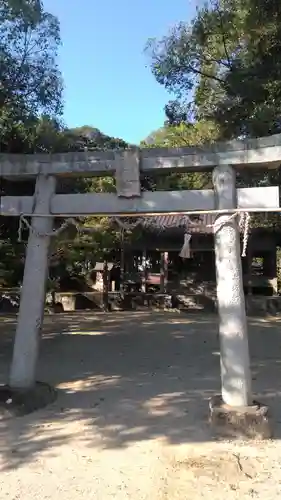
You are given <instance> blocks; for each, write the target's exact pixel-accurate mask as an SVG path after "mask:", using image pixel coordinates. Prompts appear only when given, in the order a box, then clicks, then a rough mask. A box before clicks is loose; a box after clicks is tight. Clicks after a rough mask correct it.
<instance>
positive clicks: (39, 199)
mask: <svg viewBox="0 0 281 500" xmlns="http://www.w3.org/2000/svg"><path fill="white" fill-rule="evenodd" d="M55 186H56V180H55V178H54V177H53V176H49V177H46V176H44V175H39V176H38V177H37V182H36V187H35V208H34V214H37V215H42V216H41V217H33V218H32V230H31V231H30V234H29V238H28V245H27V252H26V260H25V268H24V277H23V284H22V291H21V301H20V310H19V317H18V324H17V329H16V337H15V343H14V351H13V359H12V366H11V372H10V381H9V383H10V386H11V387H13V388H17V389H27V388H30V387H32V386H33V385H34V383H35V372H36V364H37V357H38V350H39V340H40V332H41V327H42V321H43V317H44V307H45V298H46V281H47V274H48V256H49V247H50V236H45V234H47V233H50V231H52V228H53V218H52V217H50V216H48V214H49V213H50V202H51V198H52V196H53V194H54V193H55ZM44 215H46V217H44Z"/></svg>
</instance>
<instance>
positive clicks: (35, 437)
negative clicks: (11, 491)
mask: <svg viewBox="0 0 281 500" xmlns="http://www.w3.org/2000/svg"><path fill="white" fill-rule="evenodd" d="M249 323H250V350H251V359H252V375H253V385H254V392H255V395H256V396H257V399H258V400H260V401H262V402H264V403H265V404H268V405H270V407H271V408H272V411H273V415H274V420H275V436H276V438H278V439H279V436H280V435H281V424H280V422H279V421H278V420H279V416H280V409H281V399H280V395H281V389H280V387H279V386H280V384H279V380H280V373H281V366H280V363H281V359H280V352H281V335H280V332H279V330H280V320H279V319H276V318H275V319H272V320H262V319H261V320H250V322H249ZM14 328H15V318H13V317H2V318H1V317H0V352H1V357H0V369H1V379H2V380H1V381H2V382H4V381H6V380H7V375H8V367H9V363H10V359H11V353H12V341H13V333H14ZM38 378H39V379H40V380H43V381H48V382H49V383H51V384H53V385H55V386H56V387H58V390H59V396H58V400H57V401H56V403H55V404H53V405H51V406H49V407H48V408H46V409H44V410H41V411H39V412H35V413H33V414H31V415H28V416H25V417H22V418H19V419H14V420H7V421H5V420H2V422H1V421H0V443H1V445H0V452H1V454H2V456H3V462H4V464H5V465H4V468H5V467H6V468H9V467H16V466H20V465H22V464H24V463H26V462H29V461H31V460H34V459H36V456H37V455H38V454H39V453H41V452H43V451H44V452H46V451H48V452H50V451H52V449H53V450H54V453H55V449H56V450H57V448H58V447H59V446H63V445H64V444H66V443H69V442H70V441H71V440H72V439H73V437H74V436H75V438H76V439H79V440H81V441H83V442H84V443H85V442H86V443H87V445H88V446H89V447H95V448H100V449H116V450H118V449H122V448H125V447H127V446H129V445H130V444H132V443H137V442H143V441H145V440H150V439H155V438H160V439H164V440H166V441H167V442H168V443H170V444H179V443H180V444H181V443H187V442H189V443H200V442H206V441H211V440H212V436H211V434H210V432H209V427H208V423H207V417H208V400H209V398H210V396H211V395H213V394H214V393H215V392H218V391H219V390H220V374H219V341H218V335H217V324H216V317H215V316H206V317H205V316H200V317H198V316H194V315H192V316H187V315H186V316H185V315H179V314H172V313H138V312H135V313H116V314H115V313H114V314H99V313H98V314H92V313H87V314H73V315H69V316H67V315H62V316H52V317H47V318H46V320H45V325H44V332H43V341H42V343H41V357H40V363H39V368H38ZM81 429H82V430H81ZM56 453H57V451H56Z"/></svg>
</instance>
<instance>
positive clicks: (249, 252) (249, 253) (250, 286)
mask: <svg viewBox="0 0 281 500" xmlns="http://www.w3.org/2000/svg"><path fill="white" fill-rule="evenodd" d="M246 258H247V276H248V286H247V292H248V295H253V277H252V267H253V266H252V263H253V248H252V241H251V238H249V241H248V247H247V255H246Z"/></svg>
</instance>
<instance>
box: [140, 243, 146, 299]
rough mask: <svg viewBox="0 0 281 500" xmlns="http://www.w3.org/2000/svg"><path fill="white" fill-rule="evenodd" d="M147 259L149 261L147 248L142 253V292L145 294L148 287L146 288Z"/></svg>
mask: <svg viewBox="0 0 281 500" xmlns="http://www.w3.org/2000/svg"><path fill="white" fill-rule="evenodd" d="M146 259H147V255H146V248H145V249H144V250H143V252H142V257H141V266H142V267H141V269H142V273H141V281H142V285H141V290H142V292H143V293H146V290H147V286H146V280H147V267H146Z"/></svg>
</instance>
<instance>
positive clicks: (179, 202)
mask: <svg viewBox="0 0 281 500" xmlns="http://www.w3.org/2000/svg"><path fill="white" fill-rule="evenodd" d="M280 163H281V136H280V135H275V136H271V137H266V138H260V139H250V140H241V141H240V140H237V141H231V142H229V143H223V144H220V143H218V144H215V145H212V146H209V147H193V148H175V149H169V148H161V149H158V148H153V149H149V148H148V149H141V150H139V149H132V150H125V151H116V152H114V151H105V152H85V153H66V154H54V155H52V154H36V155H12V154H10V155H9V154H2V155H0V176H2V177H4V178H8V179H10V180H12V179H17V180H19V179H27V178H30V177H33V178H36V187H35V192H34V196H4V197H2V198H1V205H0V215H2V216H12V217H19V216H20V215H25V216H26V217H28V216H30V217H31V218H32V223H31V229H30V234H29V240H28V245H27V253H26V261H25V271H24V279H23V286H22V293H21V303H20V310H19V316H18V325H17V331H16V338H15V344H14V352H13V360H12V366H11V373H10V381H9V383H10V386H11V387H14V388H22V389H24V388H29V387H31V386H32V385H33V384H34V383H35V372H36V362H37V357H38V349H39V339H40V330H41V326H42V320H43V311H44V303H45V294H46V278H47V273H48V254H49V246H50V239H51V237H52V235H54V234H55V233H53V227H54V218H56V217H62V218H67V217H76V216H87V215H96V216H98V215H103V216H118V217H124V216H129V215H130V216H152V215H153V216H155V215H160V214H186V213H189V214H196V213H208V212H213V213H214V214H215V215H216V216H217V218H216V221H215V230H214V233H215V234H214V239H215V263H216V278H217V300H218V312H219V333H220V345H221V379H222V400H223V402H224V403H225V404H226V405H228V406H229V407H241V408H242V407H243V408H244V407H247V406H249V405H252V402H253V396H252V389H251V375H250V361H249V349H248V337H247V323H246V314H245V301H244V293H243V282H242V268H241V248H240V235H239V230H238V223H237V218H238V215H239V213H241V212H244V213H245V212H248V211H257V212H263V211H275V210H278V211H279V210H280V209H279V188H278V187H274V186H273V187H260V188H256V187H253V188H240V189H236V183H235V170H236V169H244V168H247V169H251V168H257V167H262V168H268V169H271V168H278V167H279V166H280ZM207 170H208V171H210V170H211V171H212V172H213V177H212V178H213V189H207V190H190V191H167V192H165V191H156V192H149V191H146V192H141V187H140V174H141V173H146V172H148V173H154V174H158V173H159V174H161V175H163V174H165V173H168V172H171V171H177V172H194V171H207ZM99 175H102V176H104V175H113V176H115V178H116V191H117V193H116V194H101V193H97V194H56V180H57V178H59V177H61V176H64V177H68V176H84V177H89V176H99Z"/></svg>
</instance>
